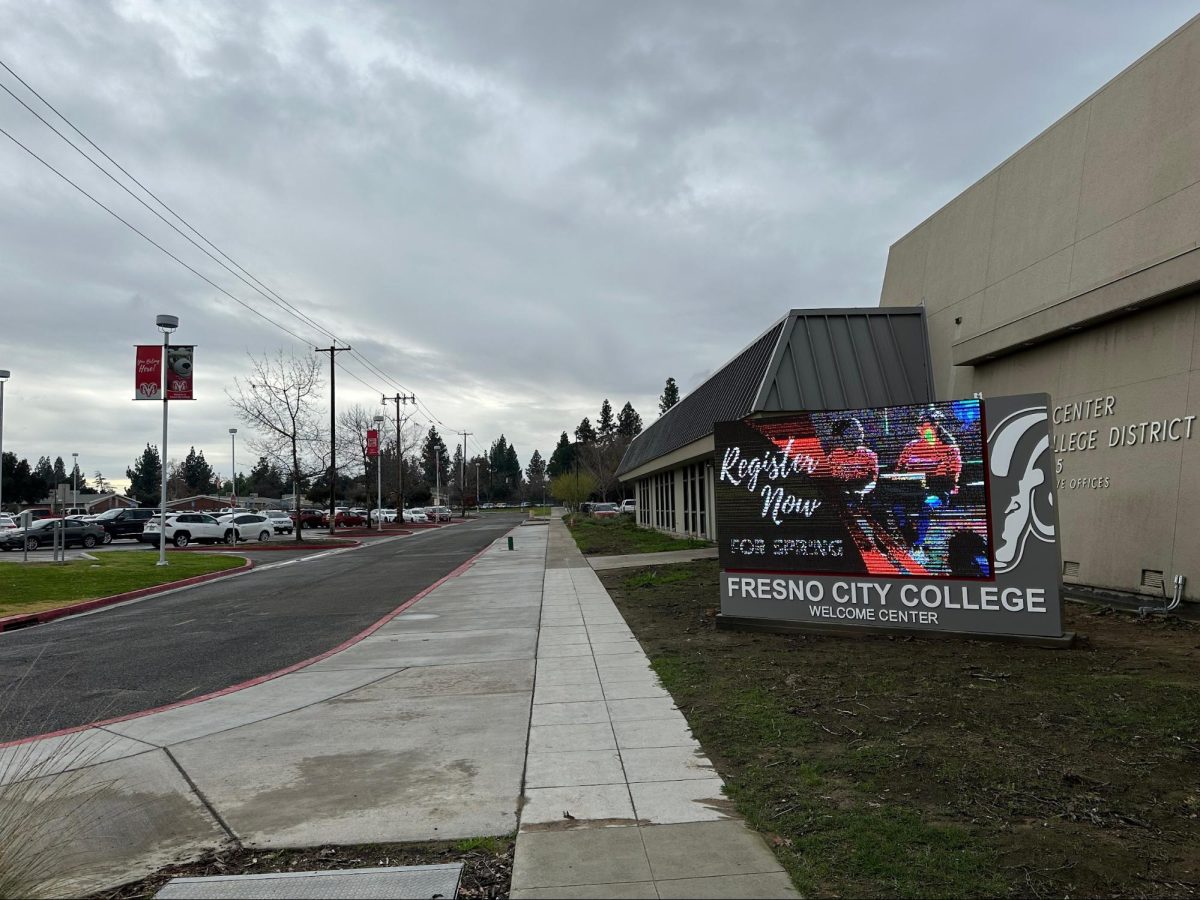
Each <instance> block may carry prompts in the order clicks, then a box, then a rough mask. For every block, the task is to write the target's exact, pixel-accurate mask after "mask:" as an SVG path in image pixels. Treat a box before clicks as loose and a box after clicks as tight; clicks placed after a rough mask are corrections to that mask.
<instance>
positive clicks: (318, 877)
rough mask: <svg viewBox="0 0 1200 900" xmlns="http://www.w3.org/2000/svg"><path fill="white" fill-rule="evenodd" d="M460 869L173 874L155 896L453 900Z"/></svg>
mask: <svg viewBox="0 0 1200 900" xmlns="http://www.w3.org/2000/svg"><path fill="white" fill-rule="evenodd" d="M461 875H462V863H452V864H450V865H441V866H388V867H387V868H380V869H333V870H330V871H328V872H279V873H277V874H270V875H224V876H219V877H214V878H172V879H171V880H170V881H168V882H167V883H166V885H165V886H164V887H163V889H162V890H161V891H159V892H158V893H157V894H155V895H154V896H155V897H162V898H164V900H243V898H244V900H277V898H278V900H288V898H295V900H325V898H328V900H391V898H401V900H430V898H434V897H445V898H447V900H451V898H453V897H455V896H457V894H458V880H459V878H460V876H461Z"/></svg>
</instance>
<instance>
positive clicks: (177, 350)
mask: <svg viewBox="0 0 1200 900" xmlns="http://www.w3.org/2000/svg"><path fill="white" fill-rule="evenodd" d="M195 349H196V348H195V347H194V346H192V345H190V344H189V345H179V344H174V345H172V346H170V347H168V348H167V399H168V400H192V399H194V398H193V397H192V355H193V351H194V350H195Z"/></svg>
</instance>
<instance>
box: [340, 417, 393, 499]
mask: <svg viewBox="0 0 1200 900" xmlns="http://www.w3.org/2000/svg"><path fill="white" fill-rule="evenodd" d="M381 424H382V425H385V426H386V425H387V422H386V420H385V421H384V422H382V423H381ZM375 427H376V425H375V413H374V412H373V411H372V410H369V409H367V408H366V407H365V406H363V405H362V404H361V403H355V404H354V405H353V406H351V407H349V408H348V409H345V410H343V411H342V412H340V413H338V459H339V460H342V459H344V460H346V463H345V465H344V466H339V468H341V469H342V471H343V472H345V473H346V474H347V475H348V474H350V473H351V472H355V473H357V471H358V469H359V468H360V467H361V469H362V476H363V487H364V488H365V490H366V495H367V508H368V509H373V508H374V506H375V490H374V487H375V486H374V485H373V484H371V480H372V479H371V475H372V474H374V471H375V466H376V464H377V463H378V462H379V459H380V458H379V457H376V458H375V460H374V461H372V459H371V457H369V456H367V432H368V431H370V430H371V429H372V428H375ZM383 436H384V429H382V428H381V429H380V438H381V443H382V438H383ZM351 460H353V461H354V462H351Z"/></svg>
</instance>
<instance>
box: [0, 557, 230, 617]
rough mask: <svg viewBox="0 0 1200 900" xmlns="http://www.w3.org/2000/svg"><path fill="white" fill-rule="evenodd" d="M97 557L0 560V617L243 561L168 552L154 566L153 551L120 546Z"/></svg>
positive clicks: (134, 587) (103, 595)
mask: <svg viewBox="0 0 1200 900" xmlns="http://www.w3.org/2000/svg"><path fill="white" fill-rule="evenodd" d="M95 556H96V561H95V562H92V561H91V560H87V559H80V560H73V561H72V562H69V563H67V564H66V565H55V564H54V563H15V562H13V563H8V562H6V563H0V616H12V615H17V614H19V613H33V612H41V611H42V610H46V609H53V608H54V607H56V606H66V605H67V604H70V603H78V602H79V601H81V600H90V599H92V598H93V597H108V596H111V595H112V594H121V593H124V592H125V591H136V590H137V589H138V588H144V587H151V586H153V585H156V584H163V583H164V582H167V581H179V580H180V579H183V578H191V577H192V576H193V575H205V574H207V573H209V572H219V571H222V570H224V569H232V568H235V567H237V566H240V565H242V563H243V562H244V560H242V559H240V558H239V557H232V556H214V555H210V554H206V553H172V554H170V559H169V561H170V565H168V566H163V567H162V568H159V567H158V566H156V565H155V563H157V562H158V553H157V552H156V551H151V550H146V551H140V550H125V551H119V552H107V553H96V554H95Z"/></svg>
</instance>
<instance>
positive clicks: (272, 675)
mask: <svg viewBox="0 0 1200 900" xmlns="http://www.w3.org/2000/svg"><path fill="white" fill-rule="evenodd" d="M490 549H491V545H490V544H489V545H488V546H487V547H484V548H483V549H482V550H480V551H479V552H478V553H476V554H475V555H474V556H472V557H471V558H470V559H468V560H466V561H465V562H463V563H462V564H461V565H459V566H458V567H457V568H455V569H454V570H452V571H450V572H447V573H446V574H445V575H443V576H442V577H441V578H439V579H438V580H437V581H435V582H434V583H433V584H431V585H429V587H427V588H425V589H424V590H422V591H419V592H417V593H416V594H414V595H413V596H412V597H409V598H408V599H407V600H405V601H404V602H403V603H401V604H400V605H399V606H397V607H396V608H395V609H393V610H392V611H391V612H389V613H387V614H386V615H384V616H383V617H382V618H380V619H378V620H377V621H376V622H374V623H372V624H371V625H368V626H367V627H366V628H365V629H363V630H362V631H360V632H359V633H358V634H356V635H354V636H353V637H351V638H348V639H346V640H345V641H342V643H340V644H338V645H337V646H336V647H334V648H333V649H331V650H326V651H325V652H324V653H320V654H318V655H316V656H313V657H310V658H308V659H304V660H301V661H300V662H297V663H292V664H291V665H290V666H286V667H284V668H282V669H278V670H276V671H274V672H268V673H267V674H265V675H259V676H258V677H256V678H251V679H250V680H249V681H242V682H239V683H238V684H233V685H230V686H229V687H225V688H221V689H220V690H218V691H212V692H211V693H208V694H201V695H200V696H199V697H191V698H189V699H187V700H180V701H179V702H178V703H168V704H167V705H166V706H156V707H154V708H153V709H143V710H140V711H138V712H135V713H128V714H127V715H124V716H117V717H115V718H112V719H102V720H100V721H97V722H89V723H87V724H86V725H76V726H75V727H73V728H63V729H60V730H58V731H48V732H46V733H45V734H35V735H32V736H30V737H24V738H18V739H17V740H15V741H7V742H4V743H0V750H3V749H5V748H6V747H15V746H18V745H20V744H28V743H31V742H33V741H41V740H45V739H46V738H53V737H61V736H63V735H65V734H75V733H77V732H80V731H88V730H89V729H92V728H103V727H104V726H105V725H115V724H117V723H118V722H128V721H130V720H131V719H140V718H142V717H143V716H149V715H152V714H154V713H160V712H166V711H167V710H169V709H178V708H179V707H181V706H191V705H193V704H195V703H202V702H204V701H205V700H212V699H213V698H215V697H224V696H225V695H226V694H232V693H235V692H236V691H241V690H245V689H246V688H250V687H254V686H255V685H258V684H262V683H264V682H267V681H274V680H275V679H276V678H280V677H282V676H284V675H290V674H291V673H292V672H297V671H299V670H300V669H303V668H305V667H307V666H311V665H313V664H314V663H319V662H321V661H322V660H325V659H328V658H329V657H331V656H333V655H334V654H336V653H341V652H342V651H343V650H346V649H348V648H350V647H353V646H354V645H355V644H357V643H358V642H359V641H362V640H363V639H364V638H368V637H370V636H371V635H372V634H374V633H375V632H376V631H378V630H379V629H380V628H382V627H383V626H384V625H386V624H387V623H388V622H390V621H391V620H392V619H394V618H396V617H397V616H398V615H400V614H401V613H403V612H404V611H405V610H407V609H408V608H409V607H411V606H413V605H414V604H415V603H417V602H418V601H420V600H422V599H424V598H425V597H426V596H428V595H429V594H431V593H433V592H434V591H435V590H437V589H438V588H439V587H441V586H442V585H443V584H445V583H446V582H447V581H449V580H450V579H451V578H457V577H458V576H459V575H461V574H462V573H463V572H465V571H466V570H467V569H469V568H470V567H471V566H472V565H474V563H475V562H476V560H478V559H479V557H481V556H483V554H485V553H486V552H487V551H488V550H490ZM247 562H248V563H250V565H253V562H252V561H251V560H247ZM249 567H250V566H243V567H240V568H237V569H230V570H229V571H230V572H241V571H244V570H245V569H247V568H249ZM219 574H224V573H219ZM198 577H199V578H206V577H207V576H198ZM176 584H177V586H178V585H182V584H183V582H177V583H176ZM124 599H130V598H128V597H126V598H124ZM112 602H117V601H112ZM0 621H3V620H0Z"/></svg>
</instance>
